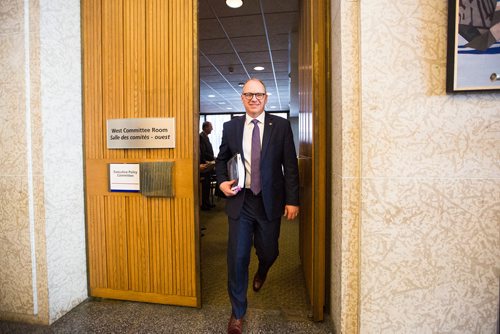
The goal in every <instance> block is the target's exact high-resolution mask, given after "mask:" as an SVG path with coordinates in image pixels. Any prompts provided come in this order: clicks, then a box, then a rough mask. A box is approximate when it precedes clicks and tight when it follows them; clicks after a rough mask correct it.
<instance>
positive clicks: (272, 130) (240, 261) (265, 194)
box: [216, 79, 299, 333]
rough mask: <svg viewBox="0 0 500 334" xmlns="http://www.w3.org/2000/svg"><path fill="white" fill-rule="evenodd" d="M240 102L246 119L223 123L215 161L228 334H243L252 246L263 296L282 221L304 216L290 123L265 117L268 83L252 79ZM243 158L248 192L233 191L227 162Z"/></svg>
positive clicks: (256, 282) (256, 287) (256, 281)
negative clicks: (224, 239)
mask: <svg viewBox="0 0 500 334" xmlns="http://www.w3.org/2000/svg"><path fill="white" fill-rule="evenodd" d="M241 100H242V102H243V105H244V107H245V111H246V114H245V116H241V117H236V118H233V119H232V120H231V121H229V122H226V123H224V128H223V134H222V143H221V145H220V151H219V155H218V156H217V160H216V175H217V181H218V183H219V184H220V186H219V188H220V190H221V191H222V192H223V193H224V194H225V195H226V197H227V200H226V213H227V215H228V220H229V238H228V248H227V266H228V293H229V298H230V300H231V306H232V314H231V318H230V319H229V324H228V333H241V331H242V327H243V317H244V315H245V312H246V309H247V287H248V265H249V263H250V251H251V248H252V242H253V245H254V247H255V249H256V254H257V258H258V259H259V266H258V270H257V272H256V273H255V276H254V279H253V285H252V287H253V290H254V291H255V292H258V291H259V290H260V289H261V288H262V286H263V284H264V282H265V280H266V277H267V273H268V271H269V268H270V267H271V266H272V264H273V263H274V261H275V260H276V258H277V257H278V238H279V233H280V223H281V215H284V216H285V217H286V218H287V219H289V220H290V219H294V218H295V217H297V215H298V213H299V173H298V166H297V156H296V153H295V146H294V143H293V134H292V129H291V127H290V123H289V122H288V120H286V119H284V118H281V117H278V116H273V115H271V114H268V113H266V112H264V107H265V105H266V102H267V92H266V87H265V85H264V83H263V82H262V81H260V80H258V79H250V80H248V81H247V82H246V84H245V85H244V86H243V91H242V94H241ZM236 153H240V154H241V156H242V160H243V162H244V165H245V187H244V189H241V190H238V189H235V188H234V185H235V182H236V181H235V180H230V179H229V177H228V171H227V161H228V160H229V159H231V158H232V157H233V156H234V155H235V154H236Z"/></svg>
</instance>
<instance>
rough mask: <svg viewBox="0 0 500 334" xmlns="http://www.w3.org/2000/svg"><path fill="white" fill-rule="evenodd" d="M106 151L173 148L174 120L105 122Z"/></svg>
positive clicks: (129, 119) (125, 119)
mask: <svg viewBox="0 0 500 334" xmlns="http://www.w3.org/2000/svg"><path fill="white" fill-rule="evenodd" d="M107 138H108V140H107V142H108V149H118V148H126V149H130V148H174V147H175V118H122V119H108V120H107Z"/></svg>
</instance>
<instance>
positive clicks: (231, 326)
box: [227, 315, 243, 334]
mask: <svg viewBox="0 0 500 334" xmlns="http://www.w3.org/2000/svg"><path fill="white" fill-rule="evenodd" d="M242 331H243V318H241V319H236V318H235V317H234V315H231V318H229V323H228V324H227V334H241V333H242Z"/></svg>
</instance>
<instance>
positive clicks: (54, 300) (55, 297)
mask: <svg viewBox="0 0 500 334" xmlns="http://www.w3.org/2000/svg"><path fill="white" fill-rule="evenodd" d="M80 43H81V41H80V1H78V0H71V1H68V0H57V1H55V0H45V1H41V2H40V50H41V52H40V59H41V65H40V67H41V101H42V103H41V113H42V124H43V165H44V189H45V216H46V245H47V272H48V292H49V317H50V322H53V321H55V320H57V319H58V318H59V317H60V316H62V315H63V314H65V313H66V312H68V311H69V310H71V309H72V308H73V307H74V306H76V305H77V304H79V303H80V302H81V301H83V300H84V299H86V298H87V272H86V254H85V219H84V195H83V179H84V178H83V177H84V176H83V162H82V161H83V153H82V90H81V89H82V88H81V82H82V74H81V63H82V61H81V55H80V54H81V44H80Z"/></svg>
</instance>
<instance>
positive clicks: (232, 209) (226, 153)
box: [215, 113, 299, 220]
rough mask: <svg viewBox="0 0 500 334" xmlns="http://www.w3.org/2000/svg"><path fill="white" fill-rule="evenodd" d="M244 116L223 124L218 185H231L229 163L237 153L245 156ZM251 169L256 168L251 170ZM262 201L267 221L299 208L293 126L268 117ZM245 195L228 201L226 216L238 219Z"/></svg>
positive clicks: (262, 172)
mask: <svg viewBox="0 0 500 334" xmlns="http://www.w3.org/2000/svg"><path fill="white" fill-rule="evenodd" d="M244 125H245V116H240V117H235V118H233V119H232V120H230V121H229V122H226V123H224V128H223V133H222V143H221V145H220V150H219V155H218V156H217V159H216V162H215V170H216V175H217V182H218V183H219V184H220V183H222V182H224V181H228V180H229V178H228V172H227V165H226V163H227V161H228V160H229V159H230V158H231V157H233V156H234V155H235V154H236V153H240V154H241V155H242V158H243V159H245V157H244V156H243V128H244ZM252 168H254V167H253V166H252ZM260 175H261V185H262V199H263V202H264V208H265V211H266V216H267V219H269V220H273V219H277V218H279V217H280V216H281V215H283V212H284V208H285V205H286V204H289V205H299V170H298V165H297V155H296V153H295V145H294V143H293V134H292V128H291V127H290V122H289V121H288V120H286V119H284V118H281V117H278V116H274V115H271V114H268V113H266V116H265V121H264V136H263V139H262V153H261V159H260ZM244 196H245V192H244V191H240V192H239V193H238V194H236V195H235V196H231V197H228V198H227V202H226V213H227V214H228V216H229V217H231V218H234V219H237V218H238V217H239V215H240V211H241V208H242V206H243V201H244Z"/></svg>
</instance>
